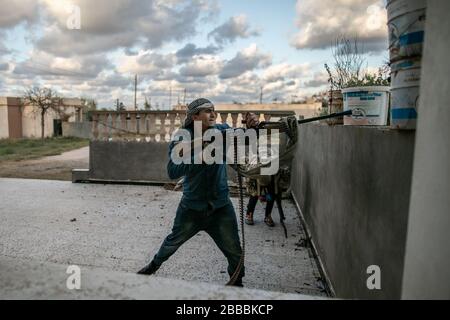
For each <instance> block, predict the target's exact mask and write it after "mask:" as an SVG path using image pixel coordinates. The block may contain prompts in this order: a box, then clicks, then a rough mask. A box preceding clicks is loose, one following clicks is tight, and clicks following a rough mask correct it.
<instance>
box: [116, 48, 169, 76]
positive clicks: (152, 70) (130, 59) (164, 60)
mask: <svg viewBox="0 0 450 320" xmlns="http://www.w3.org/2000/svg"><path fill="white" fill-rule="evenodd" d="M175 62H176V57H175V55H174V54H166V55H163V54H159V53H156V52H141V53H139V54H138V55H136V56H124V57H121V59H120V61H119V63H118V66H117V69H118V70H119V72H122V73H128V74H139V75H148V76H158V75H162V74H163V73H164V72H166V71H168V70H170V69H172V67H173V66H174V65H175Z"/></svg>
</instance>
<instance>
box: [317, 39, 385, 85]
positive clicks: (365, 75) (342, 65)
mask: <svg viewBox="0 0 450 320" xmlns="http://www.w3.org/2000/svg"><path fill="white" fill-rule="evenodd" d="M332 54H333V58H334V65H333V70H332V69H331V68H330V67H329V65H328V64H325V70H326V71H327V73H328V83H329V84H330V92H331V91H333V90H341V89H344V88H350V87H364V86H389V85H390V78H389V73H390V67H389V63H385V64H384V65H383V66H381V67H380V68H379V69H378V72H376V73H371V72H369V71H368V70H367V67H365V68H364V67H363V65H364V64H367V63H366V59H365V57H364V55H363V53H362V50H361V48H360V44H359V43H358V39H356V38H355V39H353V40H349V39H346V38H345V37H343V38H338V39H336V41H335V43H334V45H333V49H332Z"/></svg>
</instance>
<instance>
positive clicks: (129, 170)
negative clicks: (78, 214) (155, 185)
mask: <svg viewBox="0 0 450 320" xmlns="http://www.w3.org/2000/svg"><path fill="white" fill-rule="evenodd" d="M168 151H169V149H168V143H157V142H136V141H96V140H93V141H91V142H90V150H89V152H90V154H89V178H90V179H98V180H108V181H129V180H131V181H133V182H170V181H171V180H170V179H169V177H168V176H167V169H166V166H167V162H168V159H169V158H168Z"/></svg>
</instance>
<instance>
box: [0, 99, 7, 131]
mask: <svg viewBox="0 0 450 320" xmlns="http://www.w3.org/2000/svg"><path fill="white" fill-rule="evenodd" d="M0 99H1V98H0ZM6 138H9V125H8V107H7V106H6V103H5V104H4V105H3V104H2V101H1V100H0V139H6Z"/></svg>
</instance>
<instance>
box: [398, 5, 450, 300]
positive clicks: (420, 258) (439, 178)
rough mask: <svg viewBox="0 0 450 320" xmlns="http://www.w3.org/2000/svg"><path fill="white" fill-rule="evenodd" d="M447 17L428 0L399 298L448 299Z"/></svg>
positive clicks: (445, 9) (449, 135)
mask: <svg viewBox="0 0 450 320" xmlns="http://www.w3.org/2000/svg"><path fill="white" fill-rule="evenodd" d="M449 12H450V2H449V1H446V0H435V1H428V9H427V22H426V23H427V25H426V30H427V31H426V37H425V48H424V54H423V62H422V67H423V69H422V80H421V81H422V86H421V91H420V99H421V100H420V111H419V118H418V124H417V140H416V150H415V156H414V172H413V184H412V191H411V206H410V212H409V221H408V238H407V245H406V256H405V272H404V277H403V292H402V298H404V299H417V298H418V299H450V246H449V239H450V237H449V230H450V196H449V195H450V191H449V190H450V148H449V146H450V143H449V138H450V126H449V124H450V107H449V104H448V99H449V92H450V78H449V74H450V65H449V63H448V53H449V52H450V42H449V41H448V39H449V38H450V20H449V19H448V13H449Z"/></svg>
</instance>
